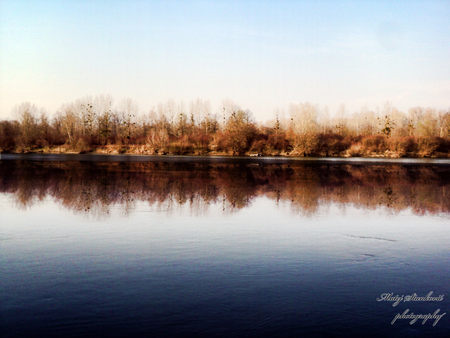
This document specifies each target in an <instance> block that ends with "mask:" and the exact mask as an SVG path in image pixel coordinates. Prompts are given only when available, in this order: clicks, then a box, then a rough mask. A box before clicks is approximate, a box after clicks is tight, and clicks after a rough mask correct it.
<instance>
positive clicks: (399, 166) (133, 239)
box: [0, 154, 450, 337]
mask: <svg viewBox="0 0 450 338" xmlns="http://www.w3.org/2000/svg"><path fill="white" fill-rule="evenodd" d="M449 197H450V165H449V164H448V163H446V162H445V160H444V161H441V162H437V163H436V162H433V161H431V162H427V161H424V162H420V161H418V162H414V161H412V162H408V161H406V162H389V161H379V162H377V161H369V162H362V161H359V162H355V161H346V160H339V161H327V160H326V159H322V160H321V159H318V160H315V161H301V160H284V159H265V158H262V159H254V158H253V159H242V158H241V159H236V158H231V159H230V158H195V157H168V158H151V159H150V160H149V159H148V158H145V157H136V156H134V157H130V156H125V157H120V156H114V157H104V156H100V157H99V156H89V155H86V156H81V157H80V156H79V155H74V156H67V155H65V156H56V155H51V156H48V155H31V156H30V155H4V154H2V158H1V161H0V224H1V225H0V254H1V255H0V259H1V264H0V275H1V288H0V319H1V320H0V333H1V336H2V337H24V336H30V337H33V336H35V337H41V336H45V337H52V336H96V337H99V336H108V337H125V336H155V337H180V336H192V337H198V336H205V337H230V336H233V337H234V336H237V337H241V336H245V337H248V336H250V337H252V336H254V337H300V336H301V337H327V336H333V337H350V336H352V337H448V336H449V332H450V321H449V318H450V314H447V313H448V312H449V311H450V306H449V304H450V302H449V298H450V282H449V277H450V255H449V243H450V198H449ZM397 296H398V297H397ZM397 300H398V301H397ZM402 314H403V316H402ZM412 314H414V315H415V316H416V315H422V317H420V318H419V317H418V318H417V319H416V321H414V319H413V318H414V317H411V318H409V319H406V317H407V316H408V315H412ZM426 315H429V317H430V318H428V319H425V317H424V316H426Z"/></svg>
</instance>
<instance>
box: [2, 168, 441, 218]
mask: <svg viewBox="0 0 450 338" xmlns="http://www.w3.org/2000/svg"><path fill="white" fill-rule="evenodd" d="M449 170H450V169H449V167H447V166H426V165H414V166H411V165H409V166H408V165H338V164H318V163H307V164H304V163H303V164H300V163H298V164H296V163H291V164H257V163H176V162H171V163H164V162H107V163H105V162H103V163H101V162H29V161H2V162H0V192H1V193H10V194H12V196H13V199H14V201H15V204H16V205H17V206H18V207H20V208H27V207H29V206H32V205H34V204H35V203H39V201H42V200H44V199H45V198H47V197H51V198H52V199H53V200H55V201H57V202H58V203H59V204H60V205H62V206H64V207H66V208H68V209H70V210H73V211H75V212H77V213H85V214H88V215H93V216H96V217H108V215H109V212H110V208H111V207H112V206H114V205H121V207H122V209H123V210H124V213H125V214H127V213H130V212H132V211H133V210H134V208H135V206H136V203H137V202H139V201H146V202H148V203H149V204H150V205H151V206H154V207H156V208H157V209H158V210H161V211H165V212H169V213H170V212H173V211H174V210H176V208H177V207H179V206H188V208H189V209H190V210H191V211H192V212H193V213H194V214H203V213H204V212H206V211H208V209H209V207H210V206H211V205H213V204H214V205H218V204H219V205H221V208H222V210H223V212H224V213H233V212H236V211H239V210H241V209H243V208H246V207H248V206H249V205H251V203H252V201H254V200H255V198H257V197H260V196H265V197H267V198H269V199H271V200H273V202H274V203H277V204H282V205H287V206H288V207H289V209H290V210H291V211H292V212H293V213H298V214H302V215H307V216H311V215H314V214H315V213H317V212H318V209H319V207H320V206H323V205H327V204H330V203H336V204H338V205H340V206H342V207H346V206H353V207H357V208H365V209H372V210H373V209H376V208H379V207H384V208H383V209H384V210H386V211H388V212H391V213H397V212H400V211H402V210H405V209H411V210H412V212H413V213H415V214H418V215H423V214H449V212H450V199H449V198H448V195H449V194H450V189H449V187H450V175H448V174H449Z"/></svg>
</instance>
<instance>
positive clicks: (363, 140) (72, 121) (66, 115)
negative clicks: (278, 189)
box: [0, 95, 450, 157]
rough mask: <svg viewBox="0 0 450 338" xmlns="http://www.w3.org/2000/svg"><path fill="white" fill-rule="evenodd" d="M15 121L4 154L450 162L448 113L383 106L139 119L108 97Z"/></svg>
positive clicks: (174, 108) (206, 106)
mask: <svg viewBox="0 0 450 338" xmlns="http://www.w3.org/2000/svg"><path fill="white" fill-rule="evenodd" d="M15 117H16V120H12V121H11V120H3V121H0V151H1V152H30V151H42V152H49V151H50V152H51V151H60V152H80V153H85V152H91V151H97V152H101V151H103V152H108V151H110V152H113V153H114V152H115V153H140V154H160V155H161V154H163V155H165V154H177V155H179V154H197V155H206V154H229V155H249V154H250V155H251V154H255V155H256V154H260V155H292V156H391V157H404V156H419V157H430V156H438V157H449V156H450V110H440V111H438V110H436V109H434V108H422V107H415V108H411V109H409V110H408V111H407V112H406V113H405V112H402V111H400V110H398V109H397V108H395V107H394V106H393V105H392V104H391V103H390V102H385V103H384V104H383V106H382V107H381V108H377V109H376V110H369V109H368V108H366V107H363V108H361V109H360V111H358V112H355V113H353V114H350V113H349V112H348V110H347V109H346V107H345V105H341V106H340V107H339V109H338V111H337V113H336V114H335V115H333V116H331V115H330V113H329V111H328V109H327V108H326V107H320V106H319V105H318V104H311V103H308V102H306V103H291V104H290V105H289V107H288V108H287V109H276V110H275V111H274V118H273V119H272V120H270V121H267V122H266V123H264V124H263V123H258V122H257V121H255V119H254V117H253V114H252V112H251V111H249V110H244V109H242V108H241V107H240V106H239V105H238V104H237V103H235V102H233V101H231V100H229V99H227V100H224V101H222V103H221V106H220V107H219V108H218V109H217V110H216V111H215V112H213V109H212V106H211V103H210V102H209V101H208V100H202V99H196V100H193V101H191V102H189V103H188V104H186V103H185V102H183V101H180V102H176V101H175V100H173V99H170V100H168V101H166V102H162V103H159V104H158V105H157V106H156V107H154V108H152V109H151V110H150V111H149V112H146V113H139V109H138V105H137V103H136V101H133V100H131V99H123V100H122V101H120V102H119V103H118V104H116V105H115V104H114V103H113V99H112V97H111V96H109V95H100V96H96V97H91V96H88V97H85V98H82V99H78V100H76V101H74V102H71V103H67V104H63V105H62V106H61V107H60V108H59V109H58V110H57V112H56V113H55V114H54V115H53V117H50V116H49V114H48V113H47V112H46V110H45V109H44V108H38V107H37V106H36V105H35V104H32V103H30V102H24V103H22V104H20V105H18V106H16V107H15Z"/></svg>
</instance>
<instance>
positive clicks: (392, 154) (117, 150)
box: [10, 145, 450, 159]
mask: <svg viewBox="0 0 450 338" xmlns="http://www.w3.org/2000/svg"><path fill="white" fill-rule="evenodd" d="M10 153H13V154H27V153H37V154H94V155H147V156H151V155H156V156H170V155H172V156H173V155H189V156H234V154H233V153H232V152H223V151H214V150H212V151H173V150H172V151H170V150H169V151H168V150H159V151H155V150H154V149H153V148H151V147H149V146H146V145H130V146H123V145H122V146H120V145H106V146H96V147H92V148H90V149H81V150H79V149H74V148H73V147H70V146H67V145H62V146H58V147H52V148H49V147H46V148H35V149H21V150H20V151H13V152H10ZM239 156H241V157H246V156H248V157H260V156H269V157H305V158H310V157H314V158H316V157H330V158H391V159H395V158H442V159H446V158H450V154H448V153H440V152H434V153H431V154H430V153H429V152H417V153H413V152H399V151H388V150H387V151H384V152H366V153H361V152H355V151H354V150H352V149H347V150H345V151H342V152H339V153H334V154H327V153H318V154H313V155H311V156H304V154H299V153H296V152H295V151H291V152H281V151H268V152H261V153H257V152H246V153H244V154H240V155H239Z"/></svg>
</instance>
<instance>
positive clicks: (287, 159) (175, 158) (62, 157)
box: [0, 152, 450, 166]
mask: <svg viewBox="0 0 450 338" xmlns="http://www.w3.org/2000/svg"><path fill="white" fill-rule="evenodd" d="M4 160H6V161H8V160H11V161H14V160H29V161H83V162H85V161H88V162H185V163H187V162H191V163H195V162H203V163H208V162H211V163H254V164H264V163H266V164H289V163H310V164H366V165H370V164H374V165H377V164H400V165H411V164H412V165H444V166H450V158H417V157H416V158H412V157H409V158H389V157H336V156H334V157H331V156H330V157H297V156H258V157H252V156H231V155H217V154H214V155H140V154H99V153H84V154H80V153H39V152H29V153H21V154H18V153H0V161H4Z"/></svg>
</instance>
